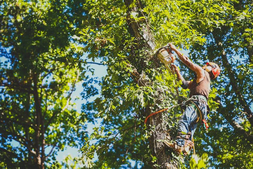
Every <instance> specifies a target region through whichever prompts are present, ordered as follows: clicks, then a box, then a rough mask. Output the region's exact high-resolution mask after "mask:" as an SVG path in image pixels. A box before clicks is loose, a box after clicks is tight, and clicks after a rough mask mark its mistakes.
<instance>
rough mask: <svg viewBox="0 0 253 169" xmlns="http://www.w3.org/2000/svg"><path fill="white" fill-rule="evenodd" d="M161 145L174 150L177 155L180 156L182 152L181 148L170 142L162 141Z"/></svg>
mask: <svg viewBox="0 0 253 169" xmlns="http://www.w3.org/2000/svg"><path fill="white" fill-rule="evenodd" d="M163 143H164V144H165V145H167V146H168V147H170V148H172V149H174V150H175V151H176V152H177V153H178V154H181V153H182V151H183V147H182V146H179V145H177V143H176V142H173V143H170V142H168V141H167V140H164V141H163Z"/></svg>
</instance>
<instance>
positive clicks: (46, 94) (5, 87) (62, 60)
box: [0, 0, 86, 168]
mask: <svg viewBox="0 0 253 169" xmlns="http://www.w3.org/2000/svg"><path fill="white" fill-rule="evenodd" d="M0 6H1V7H0V18H1V19H0V20H1V25H0V32H1V34H0V45H1V65H0V66H1V70H0V71H1V73H0V78H1V79H0V83H1V97H0V107H1V113H0V121H1V123H0V135H1V142H0V151H1V154H0V158H1V166H3V167H7V168H16V167H21V168H45V166H48V167H50V166H51V167H57V168H58V167H60V165H61V164H60V163H59V162H57V161H56V155H57V152H58V151H60V150H64V147H65V146H66V145H69V146H71V147H78V146H80V145H81V143H80V142H79V141H82V140H83V139H84V137H86V131H85V125H84V122H85V119H84V118H83V116H82V115H81V113H80V112H77V111H76V109H75V107H74V103H73V101H71V98H72V97H71V96H72V93H73V92H74V91H75V86H76V84H77V83H78V82H80V80H81V79H83V78H84V77H85V74H84V72H83V71H84V69H82V68H81V65H82V59H81V56H82V55H83V50H82V47H80V46H79V45H78V44H77V43H75V39H74V37H73V35H74V32H75V22H74V19H75V18H74V17H72V16H73V13H74V11H75V9H76V8H75V3H72V4H71V2H70V1H57V0H56V1H54V0H53V1H44V0H41V1H11V0H10V1H8V0H7V1H1V3H0ZM70 7H71V8H70ZM79 17H80V16H79Z"/></svg>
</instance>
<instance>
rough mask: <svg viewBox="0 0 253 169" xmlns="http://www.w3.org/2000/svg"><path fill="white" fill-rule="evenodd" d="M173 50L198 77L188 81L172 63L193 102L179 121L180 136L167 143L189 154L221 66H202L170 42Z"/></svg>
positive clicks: (206, 112) (204, 116) (209, 64)
mask: <svg viewBox="0 0 253 169" xmlns="http://www.w3.org/2000/svg"><path fill="white" fill-rule="evenodd" d="M169 46H170V48H171V50H172V51H174V52H175V53H176V54H177V55H178V57H179V59H180V60H181V61H182V62H183V63H184V64H185V65H186V66H187V67H188V68H189V69H191V70H192V71H194V72H195V74H196V77H195V78H194V79H193V80H192V81H186V80H185V79H184V78H183V77H182V75H181V74H180V71H179V69H178V67H177V66H175V65H172V67H173V69H174V70H175V72H176V74H177V78H178V80H181V81H182V87H183V88H184V89H186V88H189V89H190V98H191V100H192V101H191V102H188V104H187V105H186V109H185V111H184V113H183V115H182V118H181V120H180V121H179V127H178V136H177V139H176V142H174V143H168V142H166V141H165V144H166V145H168V146H169V147H171V148H173V149H175V150H176V151H177V152H179V153H181V152H183V153H185V154H189V152H190V150H191V149H192V147H193V146H194V144H193V142H192V141H191V140H192V138H193V134H194V132H195V130H196V127H197V122H199V121H201V122H202V121H203V122H205V118H206V117H207V114H208V105H207V99H208V96H209V92H210V83H211V80H214V79H215V78H216V77H217V76H219V74H220V68H219V66H218V65H217V64H215V63H212V62H209V63H207V64H206V65H205V66H203V67H200V66H199V65H197V64H194V63H193V62H191V61H190V60H189V58H188V57H186V56H184V55H183V54H181V53H180V52H179V51H178V50H177V49H176V47H175V46H174V45H173V44H171V43H170V44H169Z"/></svg>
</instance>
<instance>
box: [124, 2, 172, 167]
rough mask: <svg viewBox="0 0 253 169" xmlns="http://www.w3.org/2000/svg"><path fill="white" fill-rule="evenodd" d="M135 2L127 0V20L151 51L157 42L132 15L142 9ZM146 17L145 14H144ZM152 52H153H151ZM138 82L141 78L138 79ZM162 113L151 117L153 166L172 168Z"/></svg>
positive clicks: (138, 38)
mask: <svg viewBox="0 0 253 169" xmlns="http://www.w3.org/2000/svg"><path fill="white" fill-rule="evenodd" d="M132 3H133V1H132V0H125V4H126V6H127V7H128V15H127V18H126V19H127V21H128V24H129V30H130V33H131V34H132V35H133V36H134V37H135V38H136V39H137V40H139V41H140V42H143V43H144V45H143V46H145V47H147V48H149V49H150V51H153V50H154V49H155V42H154V38H153V36H152V34H151V33H150V31H149V30H150V29H149V27H148V25H145V24H144V25H145V26H143V23H142V26H140V23H138V22H136V21H135V20H134V19H133V18H131V17H130V14H131V12H139V11H141V9H139V8H141V4H140V2H139V1H137V2H136V5H135V6H134V7H133V8H130V5H131V4H132ZM144 17H145V16H144ZM151 53H152V52H151ZM136 73H137V74H139V73H138V72H136ZM137 81H138V82H139V81H140V79H138V80H137ZM139 85H147V83H146V82H143V83H141V84H140V83H139ZM145 110H146V111H145V112H144V114H145V115H149V114H151V113H152V112H151V110H150V107H147V108H146V109H145ZM163 120H164V119H163V117H162V113H160V114H157V115H155V116H152V118H150V119H149V122H148V126H149V125H150V126H155V129H154V130H153V131H152V136H151V137H150V139H149V145H150V149H151V152H152V155H153V156H155V157H156V164H153V166H152V167H153V168H171V167H168V164H169V163H170V157H169V156H168V155H166V147H165V144H164V143H163V142H162V140H164V139H166V132H167V129H166V126H165V125H164V124H165V123H164V121H163Z"/></svg>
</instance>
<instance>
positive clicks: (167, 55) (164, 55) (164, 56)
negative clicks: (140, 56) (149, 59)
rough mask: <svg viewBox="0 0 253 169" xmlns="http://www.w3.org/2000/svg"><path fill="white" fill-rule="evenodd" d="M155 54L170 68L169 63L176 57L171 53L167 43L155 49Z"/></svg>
mask: <svg viewBox="0 0 253 169" xmlns="http://www.w3.org/2000/svg"><path fill="white" fill-rule="evenodd" d="M155 56H157V57H158V58H159V60H160V61H161V62H162V63H163V64H164V65H165V67H166V68H167V69H168V70H170V67H169V66H170V64H172V63H173V62H174V61H175V60H176V57H175V56H174V55H173V54H172V50H171V48H170V46H169V45H166V46H163V47H161V48H159V49H158V50H156V52H155Z"/></svg>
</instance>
